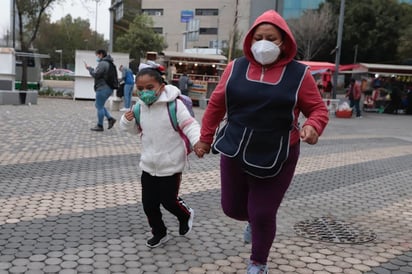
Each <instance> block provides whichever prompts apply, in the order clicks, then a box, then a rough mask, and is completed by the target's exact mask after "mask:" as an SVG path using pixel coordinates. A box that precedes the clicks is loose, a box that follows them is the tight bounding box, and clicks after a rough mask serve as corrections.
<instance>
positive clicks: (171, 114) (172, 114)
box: [167, 100, 179, 131]
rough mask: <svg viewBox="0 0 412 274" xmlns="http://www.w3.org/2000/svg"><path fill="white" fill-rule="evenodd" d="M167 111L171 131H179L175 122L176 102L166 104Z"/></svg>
mask: <svg viewBox="0 0 412 274" xmlns="http://www.w3.org/2000/svg"><path fill="white" fill-rule="evenodd" d="M167 111H168V112H169V118H170V122H171V123H172V126H173V129H174V130H176V131H179V124H178V122H177V104H176V100H173V101H171V102H167Z"/></svg>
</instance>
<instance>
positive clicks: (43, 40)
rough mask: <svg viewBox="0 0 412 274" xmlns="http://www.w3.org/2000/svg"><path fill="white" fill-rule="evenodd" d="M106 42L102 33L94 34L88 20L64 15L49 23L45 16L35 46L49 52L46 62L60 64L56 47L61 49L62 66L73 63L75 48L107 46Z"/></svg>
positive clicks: (87, 48)
mask: <svg viewBox="0 0 412 274" xmlns="http://www.w3.org/2000/svg"><path fill="white" fill-rule="evenodd" d="M107 45H108V44H107V42H106V41H105V40H104V37H103V35H102V34H98V33H97V34H96V32H95V31H92V30H91V29H90V23H89V20H84V19H81V18H80V17H78V18H72V17H71V15H66V16H65V17H63V18H62V19H60V20H58V21H57V22H55V23H50V19H49V18H48V17H47V18H46V19H45V20H43V21H42V23H41V25H40V30H39V35H38V39H37V40H36V42H35V47H36V48H37V49H38V50H39V52H41V53H49V55H50V59H49V60H46V61H47V62H48V63H47V64H45V65H44V66H45V67H47V66H48V64H50V63H51V64H54V65H55V66H56V67H57V66H60V53H57V52H56V50H57V49H62V50H63V52H62V63H63V67H68V65H72V64H74V58H75V51H76V50H89V49H92V50H95V49H96V48H107Z"/></svg>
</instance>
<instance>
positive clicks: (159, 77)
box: [136, 68, 163, 84]
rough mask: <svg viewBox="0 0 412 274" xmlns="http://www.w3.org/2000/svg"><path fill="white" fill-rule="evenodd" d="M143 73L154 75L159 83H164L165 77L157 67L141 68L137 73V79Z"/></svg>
mask: <svg viewBox="0 0 412 274" xmlns="http://www.w3.org/2000/svg"><path fill="white" fill-rule="evenodd" d="M143 75H149V76H151V77H153V78H154V79H155V80H156V81H157V82H158V83H159V84H163V77H162V75H161V74H160V72H159V71H158V70H157V69H153V68H144V69H141V70H139V72H138V73H137V74H136V80H137V78H139V77H140V76H143Z"/></svg>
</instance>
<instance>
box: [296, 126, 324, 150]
mask: <svg viewBox="0 0 412 274" xmlns="http://www.w3.org/2000/svg"><path fill="white" fill-rule="evenodd" d="M300 138H301V139H302V141H303V142H306V143H308V144H309V145H314V144H316V143H317V142H318V139H319V134H318V133H317V132H316V130H315V128H314V127H312V126H310V125H307V126H304V127H303V128H302V129H301V130H300Z"/></svg>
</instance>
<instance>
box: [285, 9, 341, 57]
mask: <svg viewBox="0 0 412 274" xmlns="http://www.w3.org/2000/svg"><path fill="white" fill-rule="evenodd" d="M333 17H334V15H333V13H332V9H331V7H330V5H327V4H325V5H323V6H322V7H321V8H320V9H319V10H307V11H305V12H304V13H303V15H302V16H301V17H299V18H298V19H290V20H288V25H289V27H290V29H291V31H292V32H293V35H294V36H295V39H296V43H297V44H298V55H300V56H299V57H300V58H301V59H303V60H312V59H313V58H314V57H315V56H316V55H317V54H318V53H319V52H320V51H321V50H323V49H324V45H325V43H324V42H325V40H326V39H327V37H328V33H330V32H331V30H332V28H333V26H334V24H333Z"/></svg>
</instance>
